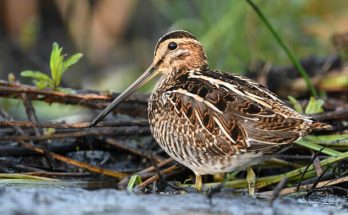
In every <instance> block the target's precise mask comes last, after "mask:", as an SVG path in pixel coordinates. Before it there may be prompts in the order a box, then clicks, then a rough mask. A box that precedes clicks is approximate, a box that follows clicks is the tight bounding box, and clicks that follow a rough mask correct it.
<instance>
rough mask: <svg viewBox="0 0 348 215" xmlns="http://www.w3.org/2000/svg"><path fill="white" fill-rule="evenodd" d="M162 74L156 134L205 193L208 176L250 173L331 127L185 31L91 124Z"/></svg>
mask: <svg viewBox="0 0 348 215" xmlns="http://www.w3.org/2000/svg"><path fill="white" fill-rule="evenodd" d="M155 76H161V77H160V78H159V80H158V81H157V83H156V86H155V87H154V90H153V91H152V93H151V95H150V97H149V100H148V121H149V125H150V130H151V133H152V135H153V137H154V139H155V140H156V141H157V143H158V144H159V145H160V146H161V147H162V148H163V150H164V151H165V152H166V153H167V154H168V155H169V156H170V157H172V158H173V159H174V160H176V161H177V162H179V163H181V164H183V165H184V166H186V167H187V168H189V169H191V170H192V171H193V173H194V174H195V176H196V180H195V188H196V189H197V191H202V187H203V184H202V176H203V175H207V174H216V173H225V172H231V171H235V170H244V169H246V168H248V167H250V166H252V165H255V164H258V163H260V162H261V161H263V160H265V159H268V158H270V157H272V156H274V155H275V154H277V153H279V152H280V151H282V150H284V149H286V148H287V146H290V145H292V143H294V142H295V141H297V140H299V139H300V138H302V137H303V136H305V135H307V134H309V133H310V132H312V131H318V130H327V129H331V126H330V125H329V124H325V123H322V122H319V121H316V120H314V119H312V118H310V117H308V116H305V115H302V114H300V113H298V112H296V111H295V110H293V109H292V108H290V107H288V106H287V105H286V104H285V103H284V102H283V101H282V100H281V99H280V98H278V97H277V96H276V95H275V94H274V93H272V92H271V91H270V90H268V89H267V88H266V87H265V86H263V85H261V84H259V83H257V82H256V81H253V80H251V79H249V78H246V77H243V76H239V75H234V74H231V73H223V72H220V71H216V70H212V69H210V67H209V66H208V58H207V55H206V53H205V51H204V48H203V45H202V44H201V43H200V41H199V40H198V39H197V38H196V37H195V36H194V35H193V34H191V33H189V32H187V31H184V30H175V31H171V32H169V33H167V34H165V35H164V36H162V37H161V38H160V39H159V41H158V42H157V45H156V46H155V51H154V57H153V61H152V63H151V65H150V66H149V67H148V69H147V70H146V71H145V72H144V73H143V74H142V75H141V76H140V77H139V78H138V79H137V80H136V81H135V82H133V83H132V84H131V85H130V86H129V87H128V88H127V89H125V90H124V91H123V92H122V93H121V94H119V96H118V97H117V98H115V99H114V100H113V101H112V103H111V104H110V105H109V106H108V107H106V108H105V109H104V110H103V111H102V112H101V113H100V114H99V115H98V116H97V117H96V118H95V119H94V120H93V121H92V123H91V126H95V125H96V124H97V123H98V122H100V121H101V120H102V119H103V118H104V117H105V116H106V115H107V114H108V113H109V112H110V111H112V109H114V108H115V107H116V106H117V105H119V104H120V103H121V102H122V101H124V100H125V99H126V98H127V97H129V96H130V95H131V94H132V93H134V91H135V90H137V89H138V88H139V87H141V86H142V85H144V84H145V83H147V82H148V81H149V80H150V79H152V78H154V77H155Z"/></svg>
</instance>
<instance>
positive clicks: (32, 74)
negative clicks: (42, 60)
mask: <svg viewBox="0 0 348 215" xmlns="http://www.w3.org/2000/svg"><path fill="white" fill-rule="evenodd" d="M21 76H22V77H26V78H33V79H36V80H45V81H52V80H51V78H50V77H49V76H48V75H46V74H45V73H43V72H40V71H32V70H25V71H22V72H21Z"/></svg>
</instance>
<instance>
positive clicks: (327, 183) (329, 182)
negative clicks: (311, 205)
mask: <svg viewBox="0 0 348 215" xmlns="http://www.w3.org/2000/svg"><path fill="white" fill-rule="evenodd" d="M344 182H348V176H345V177H342V178H338V179H331V180H326V181H322V182H319V183H318V184H317V186H316V188H321V187H325V186H332V185H336V184H340V183H344ZM311 187H313V184H307V185H302V186H301V187H300V190H308V189H310V188H311ZM272 192H273V191H266V192H261V193H258V194H257V196H259V197H266V198H267V197H269V196H271V195H272ZM295 192H298V191H297V187H289V188H285V189H282V190H281V191H280V192H279V195H281V196H284V195H288V194H291V193H295Z"/></svg>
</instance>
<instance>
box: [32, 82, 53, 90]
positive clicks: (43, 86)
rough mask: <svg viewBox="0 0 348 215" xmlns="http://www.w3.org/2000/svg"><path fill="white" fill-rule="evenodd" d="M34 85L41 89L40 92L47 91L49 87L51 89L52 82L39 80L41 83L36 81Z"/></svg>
mask: <svg viewBox="0 0 348 215" xmlns="http://www.w3.org/2000/svg"><path fill="white" fill-rule="evenodd" d="M34 84H35V86H36V87H37V88H39V89H40V90H42V89H45V88H47V87H49V85H50V82H48V81H45V80H39V81H34Z"/></svg>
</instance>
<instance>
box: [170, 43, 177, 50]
mask: <svg viewBox="0 0 348 215" xmlns="http://www.w3.org/2000/svg"><path fill="white" fill-rule="evenodd" d="M177 47H178V45H177V44H176V43H175V42H170V43H169V44H168V49H169V50H174V49H176V48H177Z"/></svg>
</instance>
